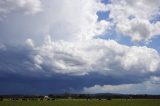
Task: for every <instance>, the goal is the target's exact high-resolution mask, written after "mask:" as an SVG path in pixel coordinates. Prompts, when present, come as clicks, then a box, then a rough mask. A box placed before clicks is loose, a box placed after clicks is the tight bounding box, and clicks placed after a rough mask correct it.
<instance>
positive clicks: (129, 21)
mask: <svg viewBox="0 0 160 106" xmlns="http://www.w3.org/2000/svg"><path fill="white" fill-rule="evenodd" d="M22 1H23V2H22ZM159 4H160V2H159V0H154V1H144V0H135V1H130V0H110V1H108V0H87V1H86V0H59V1H58V0H34V1H31V0H17V1H0V94H50V93H64V92H66V91H68V92H74V93H75V92H76V93H124V94H160V90H159V88H160V48H159V45H160V36H159V35H160V30H159V28H160V20H159V16H160V15H159V14H160V12H159V11H160V10H159V7H160V5H159Z"/></svg>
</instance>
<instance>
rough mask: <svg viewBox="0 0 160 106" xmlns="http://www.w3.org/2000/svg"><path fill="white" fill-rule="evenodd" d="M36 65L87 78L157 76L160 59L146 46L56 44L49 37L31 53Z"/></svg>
mask: <svg viewBox="0 0 160 106" xmlns="http://www.w3.org/2000/svg"><path fill="white" fill-rule="evenodd" d="M32 52H33V53H32V54H34V55H32V58H33V60H34V62H35V64H37V65H39V66H41V67H42V68H43V67H45V68H46V67H48V68H49V70H50V72H53V73H54V72H56V73H63V74H71V75H85V74H88V73H91V72H97V73H101V74H104V75H113V76H114V75H119V76H125V75H127V74H129V75H133V76H138V75H139V74H149V73H157V72H158V71H159V69H160V67H159V64H160V56H159V54H158V52H157V51H156V50H154V49H151V48H147V47H145V46H144V47H136V46H125V45H121V44H118V43H117V42H115V41H114V40H102V39H93V40H87V41H86V40H85V41H79V42H66V41H58V42H54V41H52V40H51V38H50V37H47V39H46V40H45V43H44V44H43V45H41V46H36V47H34V48H33V51H32Z"/></svg>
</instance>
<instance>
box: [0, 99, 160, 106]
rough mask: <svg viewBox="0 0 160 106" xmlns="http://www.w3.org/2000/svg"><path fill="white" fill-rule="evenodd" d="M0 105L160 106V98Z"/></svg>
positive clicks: (5, 104)
mask: <svg viewBox="0 0 160 106" xmlns="http://www.w3.org/2000/svg"><path fill="white" fill-rule="evenodd" d="M0 106H160V100H158V99H155V100H146V99H139V100H111V101H108V100H89V101H87V100H85V99H84V100H82V99H78V100H74V99H72V100H65V99H64V100H55V101H52V100H50V101H21V100H18V101H9V100H4V101H0Z"/></svg>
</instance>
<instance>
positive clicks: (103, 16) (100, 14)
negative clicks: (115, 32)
mask: <svg viewBox="0 0 160 106" xmlns="http://www.w3.org/2000/svg"><path fill="white" fill-rule="evenodd" d="M109 14H110V12H109V11H98V12H97V15H98V21H101V20H108V21H109V20H110V19H109Z"/></svg>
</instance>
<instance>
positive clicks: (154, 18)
mask: <svg viewBox="0 0 160 106" xmlns="http://www.w3.org/2000/svg"><path fill="white" fill-rule="evenodd" d="M158 21H160V12H158V14H155V15H153V16H152V18H151V19H150V23H153V24H155V23H156V22H158Z"/></svg>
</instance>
